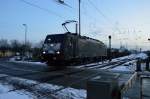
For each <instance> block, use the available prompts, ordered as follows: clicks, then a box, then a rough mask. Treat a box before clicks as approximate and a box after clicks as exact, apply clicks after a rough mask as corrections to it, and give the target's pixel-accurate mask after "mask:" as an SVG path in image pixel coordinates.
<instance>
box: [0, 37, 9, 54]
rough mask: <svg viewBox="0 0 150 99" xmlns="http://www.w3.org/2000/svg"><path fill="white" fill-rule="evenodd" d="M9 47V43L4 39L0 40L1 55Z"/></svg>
mask: <svg viewBox="0 0 150 99" xmlns="http://www.w3.org/2000/svg"><path fill="white" fill-rule="evenodd" d="M9 48H10V45H9V43H8V41H7V40H6V39H1V40H0V51H1V52H2V54H3V56H5V54H6V51H8V50H9Z"/></svg>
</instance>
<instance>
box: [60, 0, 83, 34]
mask: <svg viewBox="0 0 150 99" xmlns="http://www.w3.org/2000/svg"><path fill="white" fill-rule="evenodd" d="M58 2H59V3H60V4H65V2H64V0H58ZM78 12H79V13H78V22H79V35H81V0H79V1H78Z"/></svg>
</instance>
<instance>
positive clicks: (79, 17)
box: [79, 0, 81, 35]
mask: <svg viewBox="0 0 150 99" xmlns="http://www.w3.org/2000/svg"><path fill="white" fill-rule="evenodd" d="M80 7H81V0H79V35H81V9H80Z"/></svg>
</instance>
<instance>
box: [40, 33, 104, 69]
mask: <svg viewBox="0 0 150 99" xmlns="http://www.w3.org/2000/svg"><path fill="white" fill-rule="evenodd" d="M106 56H107V47H106V45H105V44H104V43H102V42H101V41H99V40H96V39H92V38H89V37H86V36H80V35H78V34H77V33H70V32H67V33H64V34H51V35H47V37H46V39H45V41H44V44H43V48H42V60H43V61H44V62H46V63H47V64H48V65H49V66H53V65H58V64H59V65H58V66H60V64H61V65H68V64H69V65H70V64H71V63H84V62H94V61H100V60H102V59H104V57H106Z"/></svg>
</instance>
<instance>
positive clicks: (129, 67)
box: [111, 53, 148, 71]
mask: <svg viewBox="0 0 150 99" xmlns="http://www.w3.org/2000/svg"><path fill="white" fill-rule="evenodd" d="M147 58H148V56H147V54H145V53H139V54H131V55H129V56H124V57H120V58H116V59H113V61H117V60H123V59H133V60H132V61H129V62H126V63H125V64H123V65H121V66H117V67H115V68H113V69H111V70H112V71H113V70H115V71H135V70H136V61H137V59H142V60H144V59H147ZM141 68H142V70H144V69H145V64H141Z"/></svg>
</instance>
